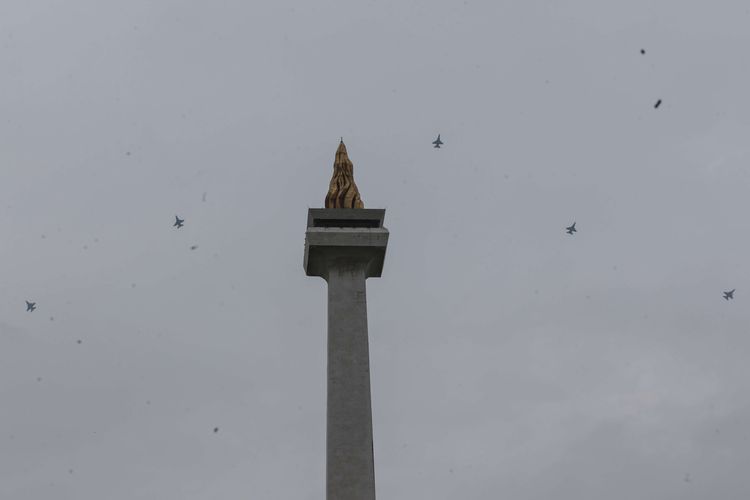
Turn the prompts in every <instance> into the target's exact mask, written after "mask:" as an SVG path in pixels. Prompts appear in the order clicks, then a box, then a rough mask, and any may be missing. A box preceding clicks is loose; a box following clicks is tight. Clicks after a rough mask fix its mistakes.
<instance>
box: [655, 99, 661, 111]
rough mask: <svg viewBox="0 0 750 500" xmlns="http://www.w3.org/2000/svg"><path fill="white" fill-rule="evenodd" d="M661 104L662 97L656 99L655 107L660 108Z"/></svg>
mask: <svg viewBox="0 0 750 500" xmlns="http://www.w3.org/2000/svg"><path fill="white" fill-rule="evenodd" d="M659 106H661V99H659V100H658V101H656V104H654V109H656V108H658V107H659Z"/></svg>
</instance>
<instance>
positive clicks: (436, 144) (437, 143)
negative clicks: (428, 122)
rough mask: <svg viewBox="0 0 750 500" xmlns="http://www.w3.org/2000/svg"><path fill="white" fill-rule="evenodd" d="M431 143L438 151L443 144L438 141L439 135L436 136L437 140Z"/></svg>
mask: <svg viewBox="0 0 750 500" xmlns="http://www.w3.org/2000/svg"><path fill="white" fill-rule="evenodd" d="M432 143H433V144H434V145H435V147H436V148H438V149H440V145H441V144H442V143H443V141H441V140H440V134H438V138H437V139H435V140H434V141H432Z"/></svg>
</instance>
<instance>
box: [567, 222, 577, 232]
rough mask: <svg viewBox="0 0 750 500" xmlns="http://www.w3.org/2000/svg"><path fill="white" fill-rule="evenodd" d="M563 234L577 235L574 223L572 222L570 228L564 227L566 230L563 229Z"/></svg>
mask: <svg viewBox="0 0 750 500" xmlns="http://www.w3.org/2000/svg"><path fill="white" fill-rule="evenodd" d="M565 232H566V233H568V234H573V233H577V232H578V230H577V229H576V223H575V222H573V225H572V226H568V227H566V228H565Z"/></svg>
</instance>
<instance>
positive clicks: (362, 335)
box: [326, 258, 375, 500]
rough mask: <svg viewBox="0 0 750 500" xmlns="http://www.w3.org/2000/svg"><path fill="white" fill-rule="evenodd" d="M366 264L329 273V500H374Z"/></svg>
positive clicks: (348, 263)
mask: <svg viewBox="0 0 750 500" xmlns="http://www.w3.org/2000/svg"><path fill="white" fill-rule="evenodd" d="M366 266H367V262H362V261H358V260H357V259H345V258H342V259H338V260H337V261H336V262H335V263H332V265H331V267H329V270H328V279H327V281H328V415H327V433H326V448H327V456H328V460H327V467H326V491H327V498H328V500H355V499H356V500H375V467H374V463H373V460H374V459H373V445H372V406H371V400H370V355H369V347H368V338H367V301H366V297H365V271H366Z"/></svg>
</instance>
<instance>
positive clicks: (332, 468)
mask: <svg viewBox="0 0 750 500" xmlns="http://www.w3.org/2000/svg"><path fill="white" fill-rule="evenodd" d="M384 215H385V210H366V209H310V211H309V214H308V229H307V234H306V238H305V260H304V268H305V272H306V273H307V275H308V276H320V277H322V278H324V279H325V280H326V282H327V283H328V393H327V399H328V404H327V426H326V452H327V453H326V457H327V458H326V498H327V499H328V500H374V499H375V468H374V461H373V460H374V457H373V445H372V406H371V399H370V358H369V347H368V335H367V296H366V289H365V282H366V280H367V278H368V277H379V276H380V275H381V272H382V268H383V260H384V258H385V249H386V246H387V243H388V230H387V229H386V228H384V227H382V221H383V217H384ZM331 221H335V222H334V223H335V224H336V225H337V226H338V227H321V226H326V225H327V223H329V222H331ZM373 221H375V223H373V224H371V225H373V226H377V227H356V226H358V225H364V224H370V223H371V222H373ZM346 224H349V225H352V226H355V227H345V225H346ZM342 226H343V227H342Z"/></svg>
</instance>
